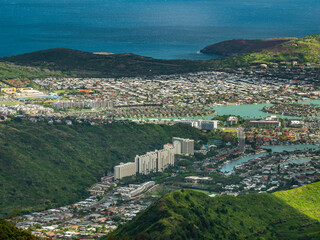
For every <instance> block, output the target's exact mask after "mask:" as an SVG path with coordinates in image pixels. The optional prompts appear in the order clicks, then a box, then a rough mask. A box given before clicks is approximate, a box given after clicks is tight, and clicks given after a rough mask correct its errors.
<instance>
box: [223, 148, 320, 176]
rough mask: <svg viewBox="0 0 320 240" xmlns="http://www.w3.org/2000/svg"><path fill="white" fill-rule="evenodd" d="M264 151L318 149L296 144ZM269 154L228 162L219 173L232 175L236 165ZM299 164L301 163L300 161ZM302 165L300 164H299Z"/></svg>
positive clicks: (293, 161) (292, 161)
mask: <svg viewBox="0 0 320 240" xmlns="http://www.w3.org/2000/svg"><path fill="white" fill-rule="evenodd" d="M264 149H271V150H272V152H284V151H288V152H291V151H295V150H308V149H319V146H317V145H314V144H296V145H274V146H266V147H264ZM268 154H269V153H266V152H265V153H259V154H254V155H249V156H246V157H243V158H240V159H238V160H235V161H232V162H229V163H227V164H225V165H223V166H222V167H221V169H220V171H221V172H230V173H234V171H233V168H234V167H235V166H237V165H240V164H242V163H244V162H248V161H249V160H251V159H254V158H258V157H262V156H265V155H268ZM296 160H298V159H295V160H291V161H288V162H287V163H295V162H296ZM300 162H301V161H300ZM301 163H302V162H301Z"/></svg>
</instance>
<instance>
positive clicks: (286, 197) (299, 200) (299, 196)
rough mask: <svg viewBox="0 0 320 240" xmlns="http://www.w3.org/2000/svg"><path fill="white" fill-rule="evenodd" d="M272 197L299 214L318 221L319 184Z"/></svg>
mask: <svg viewBox="0 0 320 240" xmlns="http://www.w3.org/2000/svg"><path fill="white" fill-rule="evenodd" d="M273 195H275V196H276V197H277V198H279V199H282V200H283V201H285V202H286V203H287V204H289V205H290V206H291V207H293V208H295V209H297V210H298V211H299V212H301V213H303V214H305V215H307V216H309V217H310V218H313V219H316V220H318V221H320V204H319V203H320V182H317V183H312V184H308V185H305V186H302V187H299V188H296V189H292V190H289V191H281V192H275V193H273Z"/></svg>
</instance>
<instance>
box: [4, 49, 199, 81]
mask: <svg viewBox="0 0 320 240" xmlns="http://www.w3.org/2000/svg"><path fill="white" fill-rule="evenodd" d="M0 61H6V62H11V63H14V64H18V65H22V66H31V67H38V68H40V69H50V70H52V71H61V72H63V73H64V74H66V75H69V76H74V77H125V76H134V77H135V76H150V75H160V74H174V73H186V72H195V71H199V70H203V69H205V66H202V63H203V61H191V60H158V59H153V58H149V57H143V56H138V55H134V54H114V55H99V54H93V53H90V52H83V51H78V50H71V49H49V50H43V51H38V52H33V53H27V54H22V55H17V56H12V57H4V58H0Z"/></svg>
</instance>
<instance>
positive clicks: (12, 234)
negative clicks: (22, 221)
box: [0, 219, 37, 240]
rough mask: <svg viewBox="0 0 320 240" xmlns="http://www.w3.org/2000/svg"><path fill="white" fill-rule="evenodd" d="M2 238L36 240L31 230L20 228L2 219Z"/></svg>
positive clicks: (5, 239)
mask: <svg viewBox="0 0 320 240" xmlns="http://www.w3.org/2000/svg"><path fill="white" fill-rule="evenodd" d="M0 239H3V240H9V239H10V240H36V239H37V238H36V237H34V236H32V235H31V234H30V233H29V232H27V231H23V230H20V229H19V228H17V227H15V226H14V225H12V224H11V223H8V222H6V221H5V220H3V219H0Z"/></svg>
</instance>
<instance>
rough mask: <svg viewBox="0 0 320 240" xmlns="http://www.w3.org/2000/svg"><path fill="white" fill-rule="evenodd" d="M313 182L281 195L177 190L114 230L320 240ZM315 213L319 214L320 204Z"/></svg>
mask: <svg viewBox="0 0 320 240" xmlns="http://www.w3.org/2000/svg"><path fill="white" fill-rule="evenodd" d="M310 186H311V187H302V188H298V189H295V190H293V191H287V192H282V193H275V194H267V193H264V194H249V195H245V196H238V197H233V196H227V195H224V196H217V197H214V198H210V197H209V196H207V195H205V194H203V193H200V192H197V191H193V190H181V191H175V192H172V193H170V194H168V195H166V196H165V197H163V198H162V199H160V200H158V201H157V202H156V203H154V204H153V205H151V206H150V207H149V208H147V209H146V210H145V211H144V212H142V213H141V214H139V215H137V217H136V218H134V219H133V220H132V221H130V222H128V223H127V224H125V225H123V226H121V227H120V228H119V229H117V230H116V231H114V232H113V235H112V237H113V238H116V237H123V236H127V237H129V239H172V240H174V239H319V238H320V222H319V221H318V220H316V219H312V218H310V217H308V216H307V215H305V214H303V211H302V210H303V209H304V208H305V207H306V206H309V207H310V208H313V206H314V205H315V204H316V203H319V202H314V201H317V200H318V198H319V195H318V194H319V189H320V182H318V183H314V184H311V185H310ZM284 196H285V197H284ZM301 203H303V204H301ZM312 214H313V215H316V214H319V208H318V207H316V208H314V211H313V213H312ZM105 239H108V237H106V238H105ZM111 239H112V238H111Z"/></svg>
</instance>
